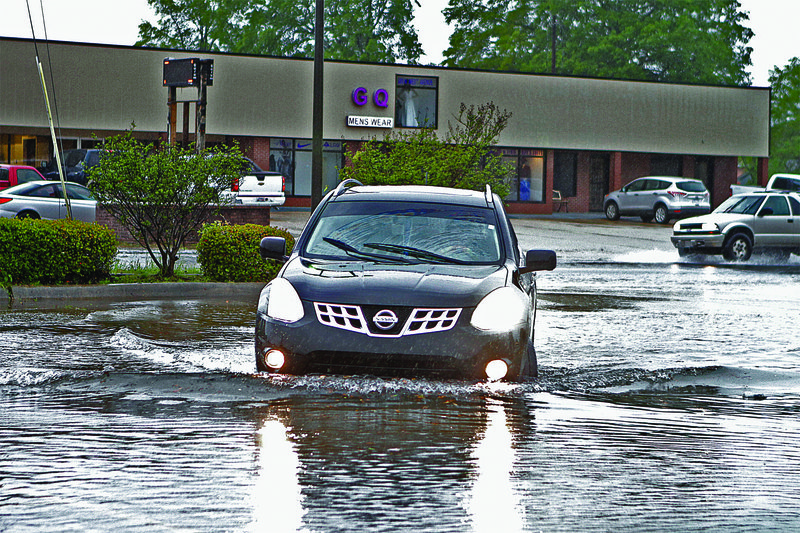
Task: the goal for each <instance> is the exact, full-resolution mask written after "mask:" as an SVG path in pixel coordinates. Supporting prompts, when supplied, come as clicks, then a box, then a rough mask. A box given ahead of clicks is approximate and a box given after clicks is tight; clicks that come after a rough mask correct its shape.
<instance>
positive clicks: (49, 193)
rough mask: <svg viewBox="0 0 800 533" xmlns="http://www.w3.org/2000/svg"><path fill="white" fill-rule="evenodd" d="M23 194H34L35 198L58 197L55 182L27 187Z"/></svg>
mask: <svg viewBox="0 0 800 533" xmlns="http://www.w3.org/2000/svg"><path fill="white" fill-rule="evenodd" d="M22 195H23V196H35V197H37V198H56V197H58V192H57V190H56V185H55V183H53V184H51V185H45V186H43V187H33V188H31V189H28V190H27V191H26V192H24V193H22Z"/></svg>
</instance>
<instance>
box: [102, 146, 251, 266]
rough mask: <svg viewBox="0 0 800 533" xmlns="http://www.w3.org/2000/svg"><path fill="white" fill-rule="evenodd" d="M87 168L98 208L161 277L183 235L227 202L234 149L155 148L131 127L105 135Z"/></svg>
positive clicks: (237, 161) (235, 170) (235, 169)
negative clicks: (112, 219) (116, 222)
mask: <svg viewBox="0 0 800 533" xmlns="http://www.w3.org/2000/svg"><path fill="white" fill-rule="evenodd" d="M104 148H105V149H106V151H105V152H104V155H103V156H102V157H101V158H100V163H99V164H98V165H97V166H95V167H92V169H91V170H90V171H89V174H90V180H91V181H90V188H91V190H92V192H93V193H94V196H95V198H97V201H98V203H99V204H100V205H102V207H103V208H104V209H105V210H106V211H108V212H110V213H111V214H112V215H113V216H114V217H115V218H116V219H117V220H119V222H120V224H122V225H123V226H125V227H126V228H127V229H128V230H129V231H130V233H131V235H132V236H133V238H134V240H135V241H136V242H137V243H139V244H140V245H141V246H143V247H144V248H145V249H146V250H147V251H148V253H149V254H150V258H151V259H152V260H153V262H154V263H155V264H156V266H158V268H159V269H160V270H161V275H162V276H163V277H164V278H170V277H172V276H173V274H174V270H175V262H176V261H177V260H178V252H179V251H180V249H181V248H182V247H183V245H184V243H185V242H186V239H187V237H189V236H190V235H192V234H193V233H194V232H196V231H198V230H199V229H200V227H201V226H202V224H203V223H204V222H205V221H206V220H208V219H209V217H210V216H211V215H213V214H215V213H218V212H219V209H220V207H221V205H224V204H225V203H227V202H228V200H227V199H226V197H225V195H224V191H226V190H228V189H230V185H231V183H233V181H234V180H235V179H237V178H238V177H239V172H240V170H239V169H240V167H241V161H242V160H241V157H242V155H241V153H240V152H239V150H238V148H236V147H233V148H228V147H221V148H218V149H213V150H209V151H205V152H204V153H203V154H200V155H198V154H196V153H195V152H194V150H192V149H183V148H180V147H172V146H167V147H165V148H163V149H156V147H155V146H154V145H152V144H148V143H143V142H140V141H138V140H136V139H135V138H134V137H133V134H132V133H131V132H128V133H125V134H123V135H119V136H116V137H112V138H110V139H108V140H106V143H105V145H104Z"/></svg>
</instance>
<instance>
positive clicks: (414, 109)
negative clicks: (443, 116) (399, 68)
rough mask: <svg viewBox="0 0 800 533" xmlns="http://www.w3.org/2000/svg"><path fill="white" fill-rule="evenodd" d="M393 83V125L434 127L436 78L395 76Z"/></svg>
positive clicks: (436, 92)
mask: <svg viewBox="0 0 800 533" xmlns="http://www.w3.org/2000/svg"><path fill="white" fill-rule="evenodd" d="M396 80H397V82H396V85H395V106H394V109H395V126H396V127H398V128H436V127H437V120H438V116H437V100H438V96H439V80H438V78H427V77H421V76H397V78H396Z"/></svg>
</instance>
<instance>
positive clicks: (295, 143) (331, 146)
mask: <svg viewBox="0 0 800 533" xmlns="http://www.w3.org/2000/svg"><path fill="white" fill-rule="evenodd" d="M313 146H314V145H313V143H312V142H311V140H304V139H296V140H292V139H272V141H271V142H270V156H269V168H270V170H273V171H276V172H280V173H281V174H283V176H284V177H285V178H286V194H287V195H289V196H311V158H312V150H313ZM341 167H342V143H341V142H340V141H324V143H323V146H322V191H323V193H324V192H327V191H329V190H331V189H333V188H335V187H336V186H337V185H338V184H339V169H340V168H341Z"/></svg>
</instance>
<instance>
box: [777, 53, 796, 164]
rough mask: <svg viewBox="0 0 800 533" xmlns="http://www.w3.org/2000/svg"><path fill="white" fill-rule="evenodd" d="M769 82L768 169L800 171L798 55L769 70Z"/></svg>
mask: <svg viewBox="0 0 800 533" xmlns="http://www.w3.org/2000/svg"><path fill="white" fill-rule="evenodd" d="M769 83H770V85H771V86H772V112H771V126H772V128H771V143H770V154H769V171H770V173H771V174H775V173H778V172H794V173H797V172H800V108H799V107H798V106H800V58H797V57H795V58H792V60H791V61H789V64H788V65H786V66H785V67H783V68H778V67H775V69H774V70H772V71H770V76H769Z"/></svg>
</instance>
